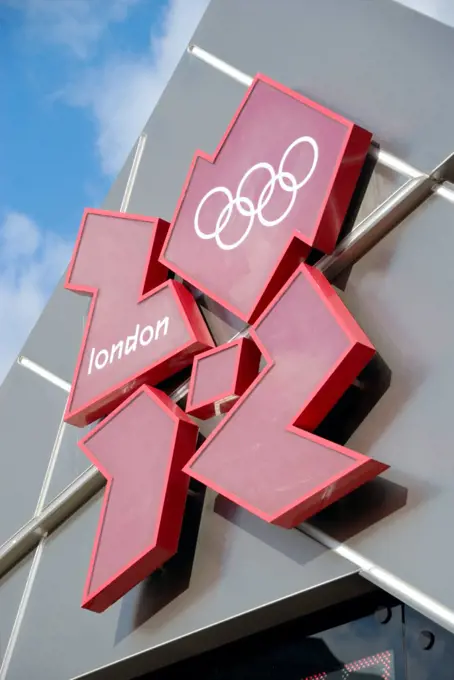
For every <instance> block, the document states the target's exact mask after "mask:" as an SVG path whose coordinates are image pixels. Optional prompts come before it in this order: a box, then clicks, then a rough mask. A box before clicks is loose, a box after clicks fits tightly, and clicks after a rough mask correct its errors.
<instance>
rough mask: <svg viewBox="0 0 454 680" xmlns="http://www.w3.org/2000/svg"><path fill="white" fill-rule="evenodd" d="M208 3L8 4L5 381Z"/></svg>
mask: <svg viewBox="0 0 454 680" xmlns="http://www.w3.org/2000/svg"><path fill="white" fill-rule="evenodd" d="M207 4H208V0H2V2H0V86H1V95H0V97H1V98H0V381H1V380H2V379H3V377H4V375H5V374H6V372H7V370H8V369H9V367H10V365H11V363H12V362H13V361H14V359H15V357H16V355H17V354H18V353H19V352H20V349H21V346H22V344H23V343H24V341H25V339H26V337H27V334H28V332H29V331H30V329H31V328H32V327H33V325H34V323H35V322H36V320H37V318H38V317H39V314H40V312H41V310H42V308H43V306H44V304H45V302H46V300H47V299H48V297H49V295H50V293H51V292H52V289H53V287H54V286H55V284H56V283H57V281H58V279H59V277H60V275H61V273H62V272H63V270H64V268H65V266H66V264H67V262H68V259H69V256H70V253H71V249H72V244H73V242H74V238H75V236H76V231H77V228H78V224H79V221H80V217H81V214H82V211H83V208H84V207H85V206H95V207H96V206H99V205H100V204H101V202H102V200H103V197H104V196H105V194H106V193H107V190H108V188H109V186H110V184H111V182H112V179H113V178H114V177H115V175H116V174H117V172H118V171H119V169H120V168H121V166H122V164H123V162H124V160H125V158H126V155H127V154H128V152H129V151H130V149H131V147H132V145H133V143H134V141H135V139H136V138H137V136H138V134H140V131H141V129H142V127H143V125H144V124H145V122H146V120H147V119H148V117H149V115H150V113H151V111H152V110H153V107H154V105H155V103H156V101H157V100H158V98H159V96H160V94H161V92H162V90H163V88H164V87H165V84H166V82H167V80H168V78H169V76H170V75H171V73H172V71H173V69H174V67H175V65H176V63H177V62H178V60H179V58H180V56H181V54H182V52H183V50H184V49H185V47H186V44H187V42H188V41H189V39H190V37H191V34H192V32H193V30H194V28H195V27H196V25H197V23H198V21H199V19H200V17H201V16H202V14H203V11H204V9H205V8H206V6H207Z"/></svg>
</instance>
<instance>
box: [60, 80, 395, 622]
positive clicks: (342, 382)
mask: <svg viewBox="0 0 454 680" xmlns="http://www.w3.org/2000/svg"><path fill="white" fill-rule="evenodd" d="M370 142H371V134H370V133H369V132H366V131H365V130H363V129H362V128H359V127H358V126H356V125H355V124H353V123H351V122H349V121H347V120H345V119H344V118H341V117H340V116H337V115H335V114H334V113H332V112H330V111H328V110H326V109H324V108H323V107H321V106H319V105H317V104H315V103H313V102H311V101H309V100H307V99H306V98H305V97H303V96H301V95H299V94H297V93H295V92H292V91H291V90H288V89H286V88H284V87H282V86H281V85H278V84H277V83H274V82H272V81H270V80H269V79H267V78H265V77H263V76H257V78H256V79H255V80H254V82H253V84H252V85H251V87H250V88H249V90H248V92H247V94H246V96H245V98H244V100H243V102H242V104H241V106H240V109H239V111H238V113H237V114H236V115H235V117H234V119H233V121H232V123H231V125H230V127H229V129H228V130H227V132H226V134H225V136H224V138H223V140H222V142H221V144H220V146H219V148H218V150H217V151H216V153H215V155H214V156H213V158H208V157H207V156H206V155H204V154H202V153H198V154H197V155H196V157H195V160H194V162H193V164H192V167H191V169H190V172H189V175H188V178H187V181H186V183H185V186H184V188H183V191H182V195H181V198H180V201H179V203H178V206H177V210H176V213H175V216H174V219H173V221H172V224H171V225H170V226H169V224H168V223H166V222H164V221H163V220H160V219H153V218H149V217H140V216H132V215H123V214H119V213H107V212H103V211H94V210H89V211H87V212H86V213H85V215H84V218H83V221H82V225H81V228H80V232H79V237H78V240H77V244H76V248H75V252H74V256H73V260H72V263H71V266H70V269H69V272H68V276H67V282H66V286H67V287H68V288H69V289H71V290H75V291H77V292H82V293H85V294H89V295H92V297H93V299H92V304H91V309H90V315H89V318H88V321H87V330H86V333H85V337H84V340H83V343H82V347H81V351H80V355H79V359H78V363H77V368H76V372H75V377H74V381H73V385H72V390H71V394H70V398H69V401H68V406H67V412H66V415H65V420H66V421H67V422H70V423H73V424H74V425H77V426H84V425H86V424H89V423H93V422H94V421H96V420H98V419H99V418H101V417H105V419H104V420H102V421H101V422H100V423H99V424H98V425H97V426H96V427H95V428H94V429H93V430H92V431H91V432H89V434H87V435H86V436H85V437H84V439H83V440H82V442H81V444H80V445H81V447H82V449H83V451H84V452H85V453H86V455H87V456H88V457H89V458H90V459H91V460H92V462H93V463H94V464H95V465H96V466H97V467H98V468H99V470H100V471H101V472H102V474H103V475H104V476H105V477H106V479H107V488H106V491H105V495H104V503H103V509H102V512H101V517H100V520H99V526H98V532H97V536H96V540H95V545H94V549H93V554H92V560H91V565H90V570H89V575H88V578H87V582H86V587H85V593H84V599H83V605H82V606H84V607H86V608H88V609H92V610H93V611H103V610H104V609H106V608H107V607H108V606H110V605H111V604H112V603H113V602H115V601H116V600H118V599H119V598H120V597H122V596H123V595H124V594H125V593H126V592H127V591H128V590H130V589H131V588H132V587H134V586H135V585H136V584H137V583H139V582H140V581H141V580H142V579H143V578H145V577H146V576H147V575H149V574H150V573H151V572H152V571H154V570H155V569H156V568H158V567H160V566H161V565H162V564H163V563H164V562H165V561H167V560H168V559H169V557H171V556H172V555H173V554H175V552H176V550H177V547H178V539H179V535H180V529H181V524H182V518H183V512H184V507H185V500H186V495H187V489H188V484H189V479H190V477H193V478H195V479H197V480H199V481H201V482H202V483H203V484H205V485H207V486H209V487H210V488H212V489H214V490H215V491H217V492H219V493H221V494H222V495H224V496H226V497H227V498H229V499H231V500H232V501H233V502H235V503H237V504H239V505H241V506H242V507H244V508H246V509H248V510H249V511H250V512H252V513H254V514H256V515H257V516H259V517H261V518H262V519H264V520H265V521H267V522H272V523H274V524H278V525H280V526H283V527H288V528H289V527H294V526H296V525H297V524H299V523H300V522H302V521H303V520H305V519H307V518H309V517H311V516H312V515H314V514H315V513H317V512H318V511H320V510H321V509H322V508H324V507H325V506H327V505H329V504H330V503H332V502H333V501H335V500H337V499H339V498H341V497H342V496H344V495H345V494H347V493H349V492H350V491H351V490H353V489H355V488H357V487H358V486H360V485H361V484H363V483H364V482H366V481H368V480H370V479H372V478H374V477H375V476H376V475H378V474H380V473H381V472H382V471H383V470H385V469H386V467H387V466H385V465H383V464H382V463H380V462H377V461H374V460H372V459H370V458H368V457H366V456H364V455H362V454H360V453H356V452H354V451H351V450H349V449H347V448H345V447H343V446H339V445H337V444H333V443H332V442H329V441H327V440H325V439H322V438H320V437H318V436H316V435H314V434H313V431H314V429H315V428H316V427H317V426H318V425H319V424H320V422H321V421H322V419H323V418H324V417H325V416H326V415H327V413H328V412H329V411H330V409H331V408H332V407H333V406H334V405H335V403H336V402H337V401H338V399H339V398H340V397H341V396H342V394H343V393H344V392H345V390H346V389H347V388H348V387H349V386H350V385H351V384H352V382H353V381H354V380H355V378H356V376H357V375H358V373H359V372H360V371H361V370H362V369H363V368H364V367H365V366H366V364H367V363H368V362H369V361H370V359H371V358H372V356H373V355H374V348H373V347H372V345H371V343H370V342H369V340H368V339H367V337H366V336H365V334H364V333H363V332H362V330H361V329H360V328H359V326H358V324H357V323H356V322H355V320H354V319H353V318H352V316H351V315H350V313H349V312H348V310H347V309H346V308H345V306H344V305H343V303H342V302H341V300H340V299H339V297H338V296H337V294H336V293H335V291H334V289H333V288H332V287H331V285H330V284H329V283H328V281H327V280H326V279H325V278H324V276H323V275H322V274H321V273H320V272H319V271H318V270H316V269H314V268H312V267H310V266H308V265H306V264H304V263H303V262H304V259H305V258H306V257H307V255H308V254H309V253H310V252H311V250H312V249H313V248H316V249H317V250H320V251H322V252H325V253H328V252H330V251H331V250H332V249H333V248H334V246H335V244H336V241H337V239H338V236H339V232H340V229H341V227H342V223H343V220H344V218H345V214H346V211H347V209H348V207H349V204H350V201H351V198H352V195H353V192H354V189H355V187H356V183H357V181H358V177H359V174H360V172H361V169H362V166H363V164H364V161H365V158H366V155H367V152H368V149H369V146H370ZM169 270H171V271H173V272H174V273H176V274H178V275H179V276H181V277H182V278H183V279H184V280H185V281H187V282H188V283H190V284H192V285H193V286H195V287H196V288H198V289H199V290H202V291H203V292H205V293H206V294H207V295H209V296H210V297H211V298H212V299H214V300H216V301H217V302H218V303H220V304H221V305H222V306H223V307H225V308H226V309H228V310H230V311H231V312H233V313H234V314H236V315H237V316H238V317H239V318H240V319H242V320H243V321H245V322H248V323H252V324H253V325H252V326H251V327H250V329H249V337H248V338H242V339H240V340H237V341H233V342H230V343H227V344H226V345H222V346H220V347H214V343H213V341H212V338H211V335H210V332H209V330H208V328H207V326H206V324H205V322H204V320H203V317H202V315H201V313H200V311H199V309H198V307H197V304H196V302H195V300H194V299H193V297H192V296H191V294H190V292H189V291H188V289H187V288H186V287H185V286H184V285H183V284H181V283H178V282H176V281H173V280H169V279H168V274H169ZM260 362H262V365H263V368H262V369H261V370H260ZM191 364H192V365H193V370H192V375H191V384H190V390H189V395H188V400H187V406H186V411H187V414H189V415H194V416H196V417H198V418H202V419H203V418H210V417H211V416H213V415H220V414H223V413H226V414H227V415H226V417H225V418H224V419H223V420H222V421H221V423H220V424H219V425H218V427H217V428H215V429H214V431H213V432H212V433H211V435H209V437H208V438H207V439H206V441H205V442H204V444H203V445H202V446H201V447H200V448H199V450H196V442H197V427H196V425H195V424H194V422H193V420H192V419H191V418H190V417H189V415H187V414H186V413H184V412H183V411H182V410H181V409H180V408H179V407H177V406H176V404H174V403H173V402H172V401H171V400H170V398H169V397H168V396H167V395H166V394H165V393H164V392H163V391H162V390H160V389H158V388H157V387H156V386H157V385H159V383H161V382H162V381H163V380H164V379H165V378H168V377H170V376H172V375H175V374H176V373H178V372H179V371H180V370H181V369H182V368H184V367H187V366H189V365H191Z"/></svg>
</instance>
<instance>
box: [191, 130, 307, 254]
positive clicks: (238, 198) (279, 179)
mask: <svg viewBox="0 0 454 680" xmlns="http://www.w3.org/2000/svg"><path fill="white" fill-rule="evenodd" d="M299 144H309V146H311V147H312V152H313V155H314V159H313V161H312V165H311V168H310V170H309V172H308V173H307V175H306V176H305V177H304V179H303V180H301V182H297V181H296V178H295V176H294V175H292V174H291V173H290V172H286V171H285V170H284V164H285V161H286V160H287V158H288V155H289V153H290V152H291V151H292V150H293V149H294V148H295V147H296V146H298V145H299ZM317 163H318V145H317V142H316V141H315V139H313V138H312V137H307V136H305V137H298V139H295V141H294V142H292V143H291V144H290V145H289V146H288V147H287V149H286V150H285V152H284V154H283V156H282V158H281V161H280V163H279V167H278V170H277V173H276V171H275V170H274V168H273V166H272V165H270V163H257V164H256V165H253V166H252V168H249V170H247V171H246V172H245V173H244V175H243V177H242V179H241V181H240V183H239V185H238V188H237V190H236V194H235V196H233V194H232V192H231V191H230V189H227V187H215V188H214V189H211V190H210V191H208V193H206V194H205V196H204V197H203V198H202V200H201V201H200V203H199V205H198V206H197V210H196V213H195V216H194V229H195V232H196V234H197V236H198V237H199V238H201V239H203V240H211V239H213V238H214V239H215V241H216V243H217V245H218V246H219V248H221V249H222V250H234V249H235V248H237V247H238V246H239V245H241V243H243V242H244V241H245V240H246V239H247V237H248V235H249V232H250V231H251V229H252V227H253V225H254V220H255V218H256V217H257V218H258V220H259V222H260V224H261V225H262V226H264V227H275V226H277V225H278V224H280V223H281V222H282V221H283V220H285V218H286V217H287V216H288V215H289V214H290V212H291V210H292V209H293V206H294V205H295V201H296V196H297V193H298V191H299V190H300V189H301V188H302V187H303V186H304V185H305V184H307V183H308V182H309V180H310V179H311V177H312V175H313V174H314V171H315V168H316V167H317ZM256 170H266V171H267V172H268V173H269V175H270V179H269V180H268V182H267V183H266V184H265V186H264V187H263V189H262V192H261V194H260V196H259V199H258V201H257V206H256V207H254V204H253V202H252V201H251V199H250V198H247V197H246V196H243V195H242V190H243V187H244V184H245V182H246V181H247V180H248V179H249V177H250V176H251V175H252V174H253V173H254V172H256ZM277 183H278V184H279V186H280V188H281V189H282V190H283V191H285V192H286V193H290V194H291V197H290V202H289V204H288V206H287V208H286V209H285V210H284V212H283V213H282V215H280V216H279V217H278V218H276V219H274V220H268V219H266V218H265V217H264V216H263V209H264V208H266V206H267V205H268V203H269V202H270V200H271V198H272V196H273V193H274V189H275V187H276V184H277ZM215 194H224V195H225V196H226V198H227V204H226V206H225V207H224V208H222V210H221V212H220V213H219V216H218V218H217V221H216V224H215V227H214V231H211V232H209V233H205V232H204V231H202V230H201V228H200V225H199V219H200V212H201V210H202V208H203V206H204V205H205V203H206V202H207V201H208V199H209V198H211V196H214V195H215ZM234 208H236V209H237V211H238V212H239V213H240V215H243V217H248V218H249V221H248V224H247V227H246V229H245V231H244V233H243V234H242V236H241V237H240V238H239V239H238V240H237V241H235V242H234V243H224V242H223V241H222V239H221V235H222V232H223V231H224V229H225V228H226V226H227V225H228V223H229V221H230V218H231V216H232V213H233V209H234Z"/></svg>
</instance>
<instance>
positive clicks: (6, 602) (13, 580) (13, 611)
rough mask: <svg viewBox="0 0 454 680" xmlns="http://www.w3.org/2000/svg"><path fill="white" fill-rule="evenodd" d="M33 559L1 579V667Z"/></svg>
mask: <svg viewBox="0 0 454 680" xmlns="http://www.w3.org/2000/svg"><path fill="white" fill-rule="evenodd" d="M32 559H33V556H32V555H29V556H28V557H27V558H26V559H25V560H23V561H22V562H21V563H20V564H18V565H17V566H16V567H15V568H14V569H12V570H11V571H10V572H9V573H8V574H7V575H6V576H4V577H3V578H2V579H0V667H1V665H2V660H3V657H4V655H5V651H6V648H7V645H8V641H9V638H10V635H11V631H12V629H13V625H14V621H15V619H16V616H17V611H18V607H19V604H20V601H21V598H22V593H23V591H24V587H25V583H26V581H27V576H28V573H29V571H30V566H31V562H32Z"/></svg>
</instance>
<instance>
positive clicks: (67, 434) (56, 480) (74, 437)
mask: <svg viewBox="0 0 454 680" xmlns="http://www.w3.org/2000/svg"><path fill="white" fill-rule="evenodd" d="M88 430H89V428H84V429H81V428H79V427H73V426H72V425H68V424H66V423H65V424H64V425H63V433H62V438H61V443H60V447H59V450H58V455H57V458H56V461H55V465H54V468H53V471H52V476H51V478H50V483H49V487H48V490H47V493H46V500H45V503H46V504H47V503H50V502H51V501H52V500H53V499H54V498H55V496H57V495H58V494H59V493H60V492H61V491H63V490H64V489H65V488H66V487H67V486H69V484H71V483H72V482H73V481H74V480H75V479H76V477H78V476H79V475H81V474H82V473H83V472H84V471H85V470H86V469H87V468H88V467H90V462H89V460H88V459H87V457H86V456H85V455H84V454H83V453H82V451H81V449H80V448H79V447H78V445H77V442H78V441H80V440H81V439H82V437H83V436H84V434H85V433H86V432H88Z"/></svg>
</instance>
